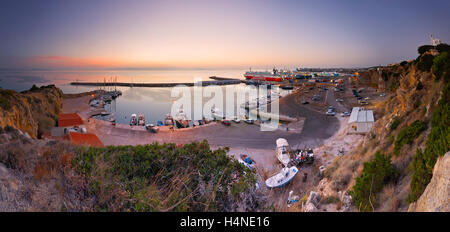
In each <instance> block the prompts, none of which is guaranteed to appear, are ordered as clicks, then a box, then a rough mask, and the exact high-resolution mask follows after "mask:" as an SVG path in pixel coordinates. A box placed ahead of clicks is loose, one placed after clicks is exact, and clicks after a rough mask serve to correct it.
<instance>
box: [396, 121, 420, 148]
mask: <svg viewBox="0 0 450 232" xmlns="http://www.w3.org/2000/svg"><path fill="white" fill-rule="evenodd" d="M426 128H427V126H426V124H425V122H424V121H421V120H416V121H414V122H413V123H411V125H409V126H407V127H405V128H404V129H403V130H401V131H400V133H399V134H398V136H397V139H396V140H395V143H394V154H395V155H399V154H400V150H401V149H402V147H403V145H405V144H411V143H412V142H413V141H414V139H415V138H417V136H419V134H420V133H421V132H422V131H424V130H425V129H426Z"/></svg>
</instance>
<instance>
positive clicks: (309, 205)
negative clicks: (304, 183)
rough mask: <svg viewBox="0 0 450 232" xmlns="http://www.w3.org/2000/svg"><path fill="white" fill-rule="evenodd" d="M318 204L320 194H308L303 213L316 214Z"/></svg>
mask: <svg viewBox="0 0 450 232" xmlns="http://www.w3.org/2000/svg"><path fill="white" fill-rule="evenodd" d="M319 202H320V194H319V193H317V192H314V191H311V192H310V193H309V197H308V200H306V204H305V212H317V211H319V210H318V209H317V205H318V204H319Z"/></svg>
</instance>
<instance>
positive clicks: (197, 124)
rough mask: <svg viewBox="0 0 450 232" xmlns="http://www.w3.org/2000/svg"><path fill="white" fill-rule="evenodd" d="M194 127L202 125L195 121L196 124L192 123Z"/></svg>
mask: <svg viewBox="0 0 450 232" xmlns="http://www.w3.org/2000/svg"><path fill="white" fill-rule="evenodd" d="M192 125H193V126H200V123H199V122H198V121H194V122H192Z"/></svg>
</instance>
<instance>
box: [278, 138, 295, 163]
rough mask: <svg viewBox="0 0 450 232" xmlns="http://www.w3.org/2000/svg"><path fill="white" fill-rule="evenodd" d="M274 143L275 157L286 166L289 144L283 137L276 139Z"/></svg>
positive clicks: (288, 158) (288, 159)
mask: <svg viewBox="0 0 450 232" xmlns="http://www.w3.org/2000/svg"><path fill="white" fill-rule="evenodd" d="M276 143H277V158H278V160H279V161H280V162H281V163H282V164H283V165H284V166H287V165H288V164H289V161H290V160H291V159H290V157H289V153H288V149H289V144H288V142H287V140H286V139H283V138H279V139H277V141H276Z"/></svg>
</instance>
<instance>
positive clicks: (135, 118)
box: [130, 114, 138, 126]
mask: <svg viewBox="0 0 450 232" xmlns="http://www.w3.org/2000/svg"><path fill="white" fill-rule="evenodd" d="M137 123H138V120H137V116H136V114H132V115H131V119H130V126H136V125H137Z"/></svg>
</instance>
